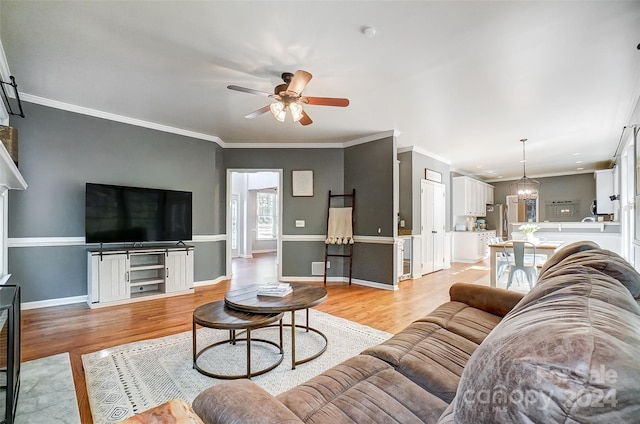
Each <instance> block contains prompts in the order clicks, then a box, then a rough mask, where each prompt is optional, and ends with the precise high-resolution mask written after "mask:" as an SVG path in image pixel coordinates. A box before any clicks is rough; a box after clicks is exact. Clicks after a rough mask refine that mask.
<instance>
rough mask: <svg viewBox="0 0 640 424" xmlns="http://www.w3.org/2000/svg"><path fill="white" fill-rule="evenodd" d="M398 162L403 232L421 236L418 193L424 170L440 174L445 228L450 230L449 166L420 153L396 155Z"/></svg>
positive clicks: (410, 152)
mask: <svg viewBox="0 0 640 424" xmlns="http://www.w3.org/2000/svg"><path fill="white" fill-rule="evenodd" d="M398 160H399V161H400V219H401V220H404V221H405V226H404V228H401V229H403V230H411V231H412V234H421V229H420V215H421V213H422V212H421V210H420V201H421V200H420V191H421V189H422V187H421V181H422V180H423V179H424V177H425V169H427V168H428V169H430V170H432V171H436V172H439V173H441V174H442V184H444V190H445V191H444V192H445V199H446V200H445V205H446V210H445V217H446V221H445V225H446V226H445V228H451V171H450V169H449V165H448V164H446V163H444V162H441V161H439V160H437V159H433V158H431V157H429V156H425V155H423V154H421V153H418V152H414V151H409V152H403V153H400V154H399V155H398Z"/></svg>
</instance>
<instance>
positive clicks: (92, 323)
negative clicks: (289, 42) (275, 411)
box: [22, 255, 489, 424]
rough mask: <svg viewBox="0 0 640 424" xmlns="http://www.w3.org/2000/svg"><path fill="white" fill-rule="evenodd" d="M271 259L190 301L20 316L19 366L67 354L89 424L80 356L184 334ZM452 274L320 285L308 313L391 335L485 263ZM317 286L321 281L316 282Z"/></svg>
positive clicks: (245, 264)
mask: <svg viewBox="0 0 640 424" xmlns="http://www.w3.org/2000/svg"><path fill="white" fill-rule="evenodd" d="M273 264H274V259H273V257H272V256H271V255H261V256H260V257H257V258H256V259H255V260H253V261H250V260H242V261H239V262H237V263H234V276H233V279H232V280H228V281H224V282H221V283H218V284H215V285H210V286H205V287H197V288H196V290H195V293H194V294H188V295H182V296H175V297H170V298H165V299H157V300H149V301H143V302H137V303H131V304H127V305H119V306H111V307H105V308H100V309H90V308H89V307H88V306H87V305H86V304H74V305H68V306H59V307H50V308H41V309H31V310H25V311H23V312H22V361H29V360H32V359H38V358H42V357H46V356H49V355H54V354H58V353H63V352H69V355H70V357H71V367H72V370H73V379H74V383H75V386H76V394H77V398H78V404H79V408H80V417H81V420H82V423H83V424H85V423H87V424H90V423H92V422H93V421H92V419H91V411H90V409H89V401H88V398H87V391H86V386H85V380H84V370H83V368H82V359H81V355H83V354H85V353H90V352H95V351H98V350H101V349H105V348H108V347H112V346H117V345H121V344H124V343H130V342H133V341H138V340H144V339H150V338H155V337H162V336H167V335H170V334H175V333H180V332H183V331H187V330H191V322H192V321H191V320H192V312H193V310H194V309H195V308H196V307H198V306H200V305H202V304H204V303H207V302H211V301H214V300H220V299H222V298H223V297H224V293H225V292H226V291H227V290H229V289H231V288H236V287H241V286H242V285H245V284H248V283H251V282H252V281H253V282H255V281H256V277H257V276H260V277H262V276H265V278H267V277H266V276H269V275H271V273H272V272H274V270H275V265H273ZM452 265H453V266H452V268H451V269H448V270H443V271H439V272H435V273H433V274H429V275H427V276H424V277H422V278H419V279H416V280H406V281H403V282H401V283H400V285H399V287H400V289H399V290H396V291H387V290H379V289H373V288H369V287H363V286H358V285H352V286H349V285H348V284H347V283H328V284H327V291H328V292H329V296H328V299H327V300H326V301H325V302H324V303H322V304H321V305H319V306H317V307H316V309H318V310H321V311H324V312H327V313H330V314H333V315H336V316H340V317H342V318H346V319H349V320H352V321H357V322H359V323H361V324H365V325H368V326H371V327H374V328H378V329H380V330H384V331H388V332H391V333H395V332H398V331H400V330H401V329H403V328H404V327H406V326H407V325H409V324H410V323H411V322H412V321H413V320H415V319H417V318H420V317H422V316H424V315H426V314H427V313H429V312H431V311H432V310H433V309H435V308H436V307H437V306H438V305H440V304H441V303H443V302H446V301H447V300H448V298H449V295H448V290H449V287H450V286H451V284H453V283H454V282H468V283H478V284H486V285H488V281H489V278H488V264H486V263H479V264H475V265H470V264H461V263H454V264H452ZM317 284H318V285H322V283H321V282H319V283H317Z"/></svg>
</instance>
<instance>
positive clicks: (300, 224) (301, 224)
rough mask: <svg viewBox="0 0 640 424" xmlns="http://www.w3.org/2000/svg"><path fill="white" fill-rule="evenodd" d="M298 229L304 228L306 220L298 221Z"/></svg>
mask: <svg viewBox="0 0 640 424" xmlns="http://www.w3.org/2000/svg"><path fill="white" fill-rule="evenodd" d="M296 228H304V219H296Z"/></svg>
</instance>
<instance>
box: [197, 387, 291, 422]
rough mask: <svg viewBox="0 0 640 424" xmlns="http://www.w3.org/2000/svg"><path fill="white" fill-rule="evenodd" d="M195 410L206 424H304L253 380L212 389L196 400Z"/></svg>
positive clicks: (201, 394)
mask: <svg viewBox="0 0 640 424" xmlns="http://www.w3.org/2000/svg"><path fill="white" fill-rule="evenodd" d="M192 407H193V410H194V411H195V413H196V414H198V416H199V417H200V418H202V421H204V422H205V424H217V423H255V424H275V423H302V421H301V420H300V418H298V416H297V415H296V414H294V413H293V412H291V410H289V409H288V408H287V407H286V406H284V405H283V404H282V403H281V402H280V401H278V400H277V399H276V398H275V397H273V396H271V395H270V394H269V393H267V392H266V391H265V390H264V389H262V388H261V387H259V386H257V385H256V384H254V383H253V382H251V381H250V380H233V381H228V382H225V383H222V384H217V385H215V386H212V387H209V388H208V389H207V390H205V391H203V392H202V393H200V394H199V395H198V396H197V397H196V398H195V399H194V400H193V405H192Z"/></svg>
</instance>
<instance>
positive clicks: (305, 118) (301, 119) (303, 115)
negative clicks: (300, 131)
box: [298, 110, 313, 125]
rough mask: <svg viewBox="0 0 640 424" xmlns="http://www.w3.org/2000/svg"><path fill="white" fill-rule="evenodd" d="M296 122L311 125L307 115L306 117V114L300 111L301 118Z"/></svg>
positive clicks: (311, 122)
mask: <svg viewBox="0 0 640 424" xmlns="http://www.w3.org/2000/svg"><path fill="white" fill-rule="evenodd" d="M298 122H300V123H301V124H302V125H311V124H313V121H312V120H311V118H309V115H307V112H305V111H304V110H303V111H302V118H300V120H299V121H298Z"/></svg>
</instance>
